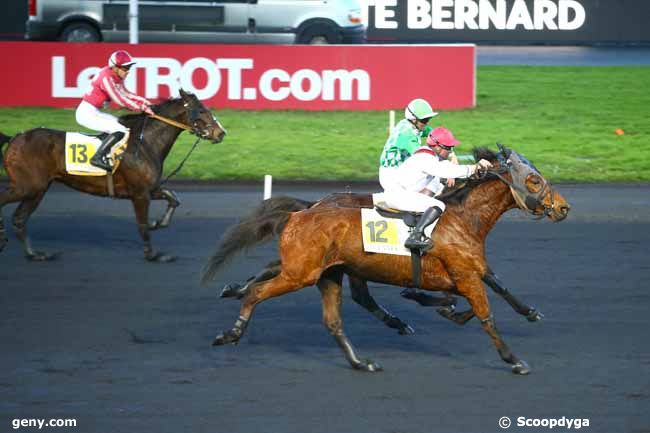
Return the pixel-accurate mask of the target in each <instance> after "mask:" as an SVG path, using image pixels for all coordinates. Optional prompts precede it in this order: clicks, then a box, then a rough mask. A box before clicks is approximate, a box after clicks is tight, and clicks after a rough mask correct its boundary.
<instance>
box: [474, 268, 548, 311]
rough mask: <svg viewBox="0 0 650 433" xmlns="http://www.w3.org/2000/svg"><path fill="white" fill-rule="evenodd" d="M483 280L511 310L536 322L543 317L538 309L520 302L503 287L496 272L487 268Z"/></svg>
mask: <svg viewBox="0 0 650 433" xmlns="http://www.w3.org/2000/svg"><path fill="white" fill-rule="evenodd" d="M483 281H484V282H485V284H487V285H488V286H490V288H492V290H494V292H495V293H497V294H498V295H500V296H501V297H502V298H503V299H505V300H506V302H507V303H508V304H510V306H511V307H512V309H513V310H515V311H516V312H517V313H519V314H521V315H522V316H524V317H525V318H526V320H528V321H529V322H537V321H539V320H542V318H543V317H544V315H543V314H542V313H541V312H540V311H538V310H536V309H535V308H533V307H530V306H528V305H526V304H524V303H522V302H521V301H520V300H519V299H517V298H515V296H514V295H513V294H512V293H510V292H509V291H508V289H506V288H505V286H504V285H503V283H502V282H501V280H500V279H499V277H497V276H496V274H495V273H494V272H492V271H491V270H489V271H488V272H487V273H486V274H485V275H484V276H483Z"/></svg>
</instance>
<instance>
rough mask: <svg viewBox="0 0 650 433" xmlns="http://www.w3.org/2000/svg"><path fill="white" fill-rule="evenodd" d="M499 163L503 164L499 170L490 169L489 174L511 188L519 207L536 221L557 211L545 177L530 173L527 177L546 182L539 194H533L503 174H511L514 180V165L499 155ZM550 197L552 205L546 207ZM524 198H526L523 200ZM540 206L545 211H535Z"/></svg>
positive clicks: (550, 188)
mask: <svg viewBox="0 0 650 433" xmlns="http://www.w3.org/2000/svg"><path fill="white" fill-rule="evenodd" d="M499 161H500V162H501V164H500V167H499V168H498V169H488V170H487V172H488V173H490V174H493V175H495V176H496V177H498V178H499V179H500V180H501V181H503V182H504V183H505V184H506V185H508V186H509V187H510V190H511V192H512V196H513V198H514V199H515V202H516V203H517V206H519V208H520V209H522V210H523V211H525V212H527V213H529V214H530V215H532V216H533V218H534V219H542V218H544V217H546V216H548V215H550V214H551V212H553V211H554V210H555V200H554V198H553V188H552V187H551V185H550V184H549V183H548V181H547V180H546V179H544V177H543V176H541V175H540V174H539V173H529V174H528V175H527V176H526V179H529V178H530V177H531V176H538V177H539V178H540V179H541V180H542V181H543V182H544V184H543V185H542V187H541V188H540V190H539V191H538V192H535V193H531V192H530V191H528V189H527V188H524V187H522V186H521V185H518V184H515V183H514V182H512V181H510V180H508V179H507V178H506V177H504V176H503V173H510V177H512V178H513V179H514V176H513V175H512V165H511V164H510V163H509V162H508V161H507V160H506V159H505V157H504V156H502V155H499ZM549 196H550V203H551V204H550V205H546V204H545V203H544V201H545V200H546V198H547V197H549ZM522 197H524V198H523V199H522ZM539 206H541V207H542V208H543V210H542V211H540V212H537V211H535V209H536V208H537V207H539Z"/></svg>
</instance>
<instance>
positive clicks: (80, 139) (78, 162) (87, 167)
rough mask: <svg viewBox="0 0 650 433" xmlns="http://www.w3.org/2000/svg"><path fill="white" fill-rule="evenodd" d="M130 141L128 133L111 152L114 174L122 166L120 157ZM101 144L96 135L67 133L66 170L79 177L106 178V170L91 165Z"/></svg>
mask: <svg viewBox="0 0 650 433" xmlns="http://www.w3.org/2000/svg"><path fill="white" fill-rule="evenodd" d="M128 141H129V133H128V132H127V133H126V134H124V138H123V139H122V140H121V141H120V142H119V143H117V144H115V145H114V146H113V149H112V150H111V153H110V155H109V158H110V159H112V161H113V173H115V170H117V167H119V165H120V159H119V158H118V157H119V156H120V155H121V154H122V153H124V151H125V150H126V145H127V143H128ZM101 143H102V140H101V138H100V137H98V136H95V135H86V134H82V133H79V132H67V133H66V134H65V170H66V171H67V172H68V173H70V174H74V175H77V176H106V170H103V169H101V168H99V167H95V166H94V165H91V164H90V158H92V157H93V155H95V152H97V149H98V148H99V145H100V144H101Z"/></svg>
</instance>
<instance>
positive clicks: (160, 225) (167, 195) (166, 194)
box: [149, 188, 181, 230]
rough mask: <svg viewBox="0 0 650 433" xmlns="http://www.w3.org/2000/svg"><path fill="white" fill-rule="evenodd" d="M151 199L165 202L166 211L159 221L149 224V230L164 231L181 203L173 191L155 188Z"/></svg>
mask: <svg viewBox="0 0 650 433" xmlns="http://www.w3.org/2000/svg"><path fill="white" fill-rule="evenodd" d="M151 198H152V199H153V200H167V209H166V210H165V214H164V215H163V217H162V218H161V219H159V220H154V221H151V223H149V230H157V229H164V228H166V227H168V226H169V224H170V223H171V222H172V217H173V216H174V211H176V208H177V207H178V206H180V204H181V202H180V200H178V197H177V196H176V193H174V191H171V190H169V189H166V188H157V189H156V190H154V191H153V192H152V193H151Z"/></svg>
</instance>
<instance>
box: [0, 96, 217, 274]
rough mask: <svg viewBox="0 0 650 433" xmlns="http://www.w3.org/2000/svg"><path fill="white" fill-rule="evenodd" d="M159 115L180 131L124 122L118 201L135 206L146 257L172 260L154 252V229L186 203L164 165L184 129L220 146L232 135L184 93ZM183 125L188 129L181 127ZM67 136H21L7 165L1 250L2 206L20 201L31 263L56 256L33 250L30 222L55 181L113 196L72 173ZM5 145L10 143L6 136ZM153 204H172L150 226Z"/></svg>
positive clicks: (133, 117) (102, 182) (138, 120)
mask: <svg viewBox="0 0 650 433" xmlns="http://www.w3.org/2000/svg"><path fill="white" fill-rule="evenodd" d="M152 109H153V110H154V112H155V113H156V114H157V115H159V116H163V117H164V118H167V119H172V121H176V122H177V126H173V125H170V124H168V123H165V122H162V121H160V120H155V119H152V118H150V117H148V116H147V115H146V114H130V115H126V116H122V117H121V118H120V122H121V123H122V124H123V125H125V126H127V127H128V128H129V129H130V135H129V145H128V148H127V150H126V152H125V153H124V154H123V155H122V160H121V163H120V166H119V167H118V168H117V170H116V171H115V173H114V174H113V182H114V193H115V197H118V198H128V199H130V200H131V201H132V202H133V208H134V209H135V215H136V219H137V223H138V230H139V232H140V236H141V237H142V240H143V242H144V256H145V258H146V259H147V260H150V261H163V262H164V261H170V260H172V259H173V257H171V256H166V255H163V254H160V253H156V252H155V251H154V249H153V248H152V247H151V241H150V235H149V232H150V231H151V230H155V229H159V228H164V227H167V226H168V225H169V223H170V222H171V218H172V216H173V214H174V210H175V209H176V207H177V206H178V205H179V204H180V202H179V201H178V199H177V197H176V195H175V194H174V192H173V191H171V190H169V189H166V188H163V187H161V185H160V181H161V175H162V171H163V163H164V161H165V158H166V157H167V155H168V154H169V151H170V150H171V148H172V146H173V144H174V142H175V141H176V138H177V137H178V135H179V134H180V133H181V132H182V131H183V129H182V128H181V127H179V125H180V126H185V128H186V129H190V130H191V131H192V132H193V133H194V134H196V135H197V136H198V137H200V138H202V139H206V140H211V141H213V142H214V143H219V142H221V140H223V137H224V135H225V133H226V131H225V130H224V128H223V127H222V126H221V124H220V123H219V122H218V121H217V120H216V119H215V118H214V116H213V115H212V113H211V112H210V111H209V110H208V109H206V108H205V106H204V105H203V104H202V103H201V101H199V100H198V99H197V97H196V96H195V95H193V94H191V93H186V92H184V91H182V90H181V97H180V98H176V99H170V100H168V101H165V102H162V103H160V104H158V105H155V106H153V107H152ZM181 124H182V125H181ZM65 136H66V133H65V131H58V130H55V129H46V128H36V129H31V130H29V131H26V132H23V133H20V134H17V135H16V136H15V137H13V138H12V139H11V140H10V141H9V146H8V147H7V149H6V151H5V154H4V158H3V163H4V167H5V170H6V171H7V174H8V176H9V180H10V184H9V186H8V187H7V188H6V189H5V190H4V191H2V192H0V251H2V249H3V248H4V247H5V245H6V244H7V241H8V240H7V235H6V232H5V227H4V221H3V218H2V207H3V206H4V205H5V204H7V203H13V202H20V204H19V205H18V207H17V208H16V210H15V212H14V214H13V218H12V222H13V228H14V231H15V233H16V236H17V237H18V239H20V240H21V241H22V243H23V247H24V250H25V254H26V256H27V257H28V258H29V259H31V260H49V259H52V258H54V255H51V254H45V253H42V252H38V251H35V250H33V249H32V246H31V243H30V240H29V237H28V235H27V220H28V218H29V216H30V215H31V214H32V213H33V212H34V210H36V208H37V207H38V204H39V203H40V202H41V200H42V198H43V196H44V195H45V193H46V192H47V190H48V188H49V186H50V184H51V183H52V182H53V181H59V182H61V183H64V184H66V185H68V186H69V187H72V188H74V189H76V190H79V191H82V192H86V193H89V194H93V195H99V196H107V195H109V189H108V184H107V181H106V176H77V175H72V174H69V173H67V171H66V164H65ZM4 137H5V141H6V136H4ZM151 200H166V201H167V209H166V211H165V214H164V215H163V217H162V218H161V219H160V220H157V221H152V222H150V221H149V203H150V202H151Z"/></svg>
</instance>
